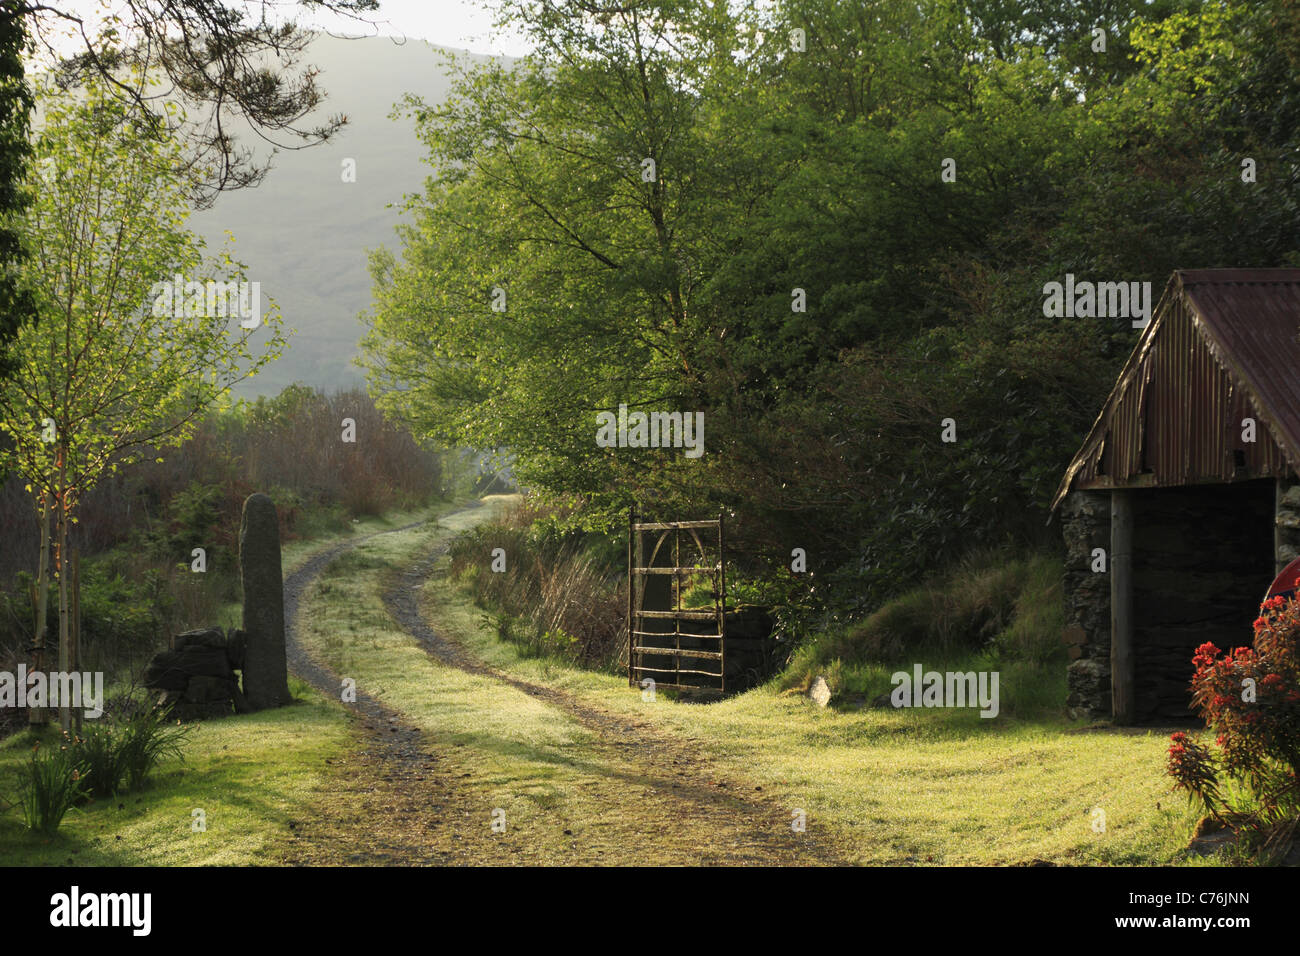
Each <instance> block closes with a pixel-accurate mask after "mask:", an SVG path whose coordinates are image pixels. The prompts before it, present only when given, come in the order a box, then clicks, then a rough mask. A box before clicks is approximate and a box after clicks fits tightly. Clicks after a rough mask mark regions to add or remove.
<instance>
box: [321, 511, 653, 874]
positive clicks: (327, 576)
mask: <svg viewBox="0 0 1300 956" xmlns="http://www.w3.org/2000/svg"><path fill="white" fill-rule="evenodd" d="M489 508H491V504H489ZM484 510H485V511H486V510H488V509H484ZM477 514H478V513H476V512H467V513H465V514H462V515H456V516H453V517H452V518H451V519H449V522H448V523H450V524H451V525H452V526H454V527H461V526H464V525H465V524H466V523H467V522H471V521H473V520H475V517H476V515H477ZM440 537H441V538H445V537H446V531H445V530H443V531H437V532H430V531H427V530H424V529H420V530H418V531H410V532H406V533H402V534H394V535H385V536H383V537H380V538H375V539H373V540H371V541H369V542H366V543H364V544H362V545H361V546H359V547H358V549H357V550H356V551H354V552H351V553H349V554H348V555H345V556H342V557H341V558H340V559H338V560H336V561H335V562H333V563H332V565H331V566H330V568H328V569H327V571H326V572H325V573H324V574H323V575H322V577H321V579H320V581H319V582H318V584H317V586H316V587H315V588H313V589H312V592H311V593H310V595H309V600H308V602H307V609H306V611H307V613H306V616H305V618H304V628H303V631H302V633H303V639H304V641H305V642H306V645H307V646H308V647H309V648H310V649H311V650H312V653H313V654H314V655H315V656H317V657H318V658H319V659H320V660H321V661H322V662H323V663H325V664H327V665H328V666H329V667H330V668H331V669H332V670H334V671H335V672H336V673H337V674H339V675H340V676H341V677H351V678H352V679H354V680H355V681H356V686H357V690H358V692H360V693H366V694H370V695H372V696H374V697H376V698H377V699H379V700H382V701H383V702H384V703H385V704H386V705H387V706H389V707H391V708H393V709H395V710H398V711H399V712H400V713H401V714H402V715H403V718H404V719H406V720H408V721H410V722H411V723H412V724H413V725H415V726H417V727H419V728H420V729H421V730H422V731H424V732H425V733H426V734H428V735H429V737H430V738H431V739H432V740H433V741H434V743H435V746H439V747H440V748H445V749H443V750H442V753H444V754H451V755H454V754H456V753H458V752H460V751H461V750H462V749H463V751H464V753H465V763H464V765H465V767H466V768H472V777H466V778H464V779H463V780H462V782H461V783H460V786H461V787H463V788H464V789H467V790H470V791H471V792H472V793H473V794H474V797H473V798H472V800H471V803H473V801H474V800H476V801H477V805H478V806H479V808H480V817H479V822H480V823H481V824H482V826H483V827H484V829H486V828H487V827H488V825H489V822H490V820H491V814H492V811H493V810H494V809H496V808H501V809H503V810H504V811H505V812H506V819H507V820H509V825H510V828H511V830H512V831H514V830H519V831H524V832H529V833H532V834H538V835H539V836H537V837H536V839H535V840H533V844H534V845H533V847H532V848H531V849H532V852H533V856H534V859H538V858H539V854H540V860H541V861H542V862H545V861H546V860H547V858H548V857H547V853H548V851H549V852H551V853H553V854H554V858H555V859H556V860H557V861H558V860H562V859H564V858H565V852H566V851H565V849H564V846H563V845H562V844H565V843H567V842H569V841H566V840H564V836H565V835H564V834H563V831H562V829H561V827H560V825H559V824H558V823H557V821H559V820H564V821H585V823H586V824H587V826H583V825H582V823H577V824H574V825H570V824H568V823H566V824H565V826H564V828H567V829H570V830H576V833H577V836H576V837H575V838H576V839H581V840H582V841H583V843H584V846H585V847H587V848H588V850H589V851H590V852H592V853H593V854H595V855H606V854H608V856H609V859H610V860H611V861H612V860H613V859H617V858H618V857H619V856H620V855H626V854H630V853H633V852H636V853H640V852H641V851H642V848H628V847H622V848H620V847H619V846H618V845H617V842H616V841H615V840H614V839H613V838H612V836H611V837H609V838H606V836H605V828H604V827H602V825H601V824H602V819H603V818H604V817H605V816H606V815H607V814H609V813H610V812H611V811H613V812H620V811H621V810H622V809H623V808H621V807H608V806H602V805H600V803H599V802H598V800H597V799H596V798H595V795H593V794H589V793H588V792H587V791H586V790H585V788H584V784H586V783H589V782H590V775H589V774H590V772H591V771H592V770H593V765H594V764H595V763H597V762H598V761H597V758H594V757H593V756H592V755H591V754H590V753H589V745H590V744H591V743H592V734H591V733H590V732H589V731H588V730H586V729H585V728H583V727H582V726H581V725H580V724H578V723H577V722H576V721H575V720H573V719H572V718H570V717H569V716H567V715H565V714H563V713H561V712H558V711H556V710H555V709H554V708H552V707H549V706H547V705H546V704H544V703H542V702H540V701H538V700H535V699H534V698H533V697H531V696H530V695H528V694H526V693H524V692H522V691H520V690H517V689H516V688H513V687H510V686H508V685H506V684H503V683H501V682H500V681H497V680H495V679H492V678H490V677H485V676H478V675H474V674H470V673H467V672H465V671H463V670H460V669H459V668H455V667H449V666H446V665H443V664H441V663H439V662H438V661H436V660H434V659H433V658H431V657H430V656H429V655H428V654H427V653H426V652H425V651H424V649H423V648H421V647H420V646H419V645H418V644H417V643H416V641H415V640H414V639H413V638H412V637H410V636H409V635H407V634H406V633H405V632H403V631H402V630H401V629H400V628H398V627H397V626H396V625H395V624H394V622H393V621H392V619H391V618H390V617H389V615H388V613H387V611H386V610H385V608H384V605H383V602H382V598H381V595H382V593H383V590H384V588H385V587H386V586H387V585H389V584H391V582H392V580H393V574H394V572H395V571H398V570H401V569H403V568H405V567H407V566H408V565H409V564H410V563H412V562H413V561H414V560H417V559H418V558H419V557H421V556H422V555H423V554H425V553H427V552H428V551H429V550H430V549H431V548H432V547H433V544H434V542H435V541H436V540H438V539H439V538H440ZM453 759H454V756H453ZM465 772H466V773H470V772H471V770H470V769H466V771H465ZM541 834H546V835H549V838H550V840H551V842H552V845H550V846H549V847H548V846H547V845H546V840H547V837H546V836H541ZM570 835H571V836H572V834H570ZM628 859H629V861H630V860H631V859H632V858H631V857H628Z"/></svg>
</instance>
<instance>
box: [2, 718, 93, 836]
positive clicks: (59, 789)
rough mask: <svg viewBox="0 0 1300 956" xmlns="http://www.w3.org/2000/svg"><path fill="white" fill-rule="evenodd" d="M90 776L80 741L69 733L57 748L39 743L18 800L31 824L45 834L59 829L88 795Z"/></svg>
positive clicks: (27, 769) (29, 762)
mask: <svg viewBox="0 0 1300 956" xmlns="http://www.w3.org/2000/svg"><path fill="white" fill-rule="evenodd" d="M87 776H88V771H87V768H86V765H85V761H84V760H83V758H82V755H81V752H80V747H79V746H78V742H77V741H76V740H75V739H74V738H71V737H69V736H68V735H67V733H66V732H65V733H64V734H63V742H62V743H60V744H59V745H58V746H57V747H42V746H40V744H37V745H36V747H35V748H33V750H32V756H31V760H29V761H28V763H27V768H26V773H25V776H24V780H23V782H22V786H23V789H22V793H21V794H20V795H19V801H18V802H19V804H20V805H21V806H22V808H23V819H24V821H25V822H26V823H27V827H28V828H29V829H31V830H35V831H37V832H38V833H45V834H51V833H53V832H54V831H55V830H57V829H58V828H59V824H60V823H62V822H63V817H64V815H65V814H67V812H68V810H70V809H71V808H72V806H73V805H74V804H76V803H79V802H80V801H82V800H84V799H85V798H86V796H87V795H88V793H89V791H88V789H87V783H86V779H87Z"/></svg>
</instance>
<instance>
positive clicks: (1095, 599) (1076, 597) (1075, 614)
mask: <svg viewBox="0 0 1300 956" xmlns="http://www.w3.org/2000/svg"><path fill="white" fill-rule="evenodd" d="M1060 514H1061V528H1062V533H1063V535H1064V537H1065V577H1064V580H1063V588H1062V590H1063V596H1064V601H1065V630H1064V632H1063V634H1062V639H1063V640H1064V641H1065V645H1066V648H1067V651H1068V653H1069V656H1070V665H1069V670H1068V672H1067V673H1068V682H1069V697H1068V698H1067V699H1066V707H1067V709H1068V711H1069V713H1070V716H1071V717H1083V718H1089V719H1094V720H1095V719H1100V718H1105V717H1109V716H1110V576H1109V575H1108V574H1106V573H1098V572H1096V571H1094V570H1093V567H1094V563H1095V560H1096V559H1095V557H1094V552H1095V551H1096V549H1098V548H1102V549H1104V550H1105V551H1106V553H1107V561H1109V552H1110V495H1109V494H1107V493H1105V492H1089V491H1073V492H1071V493H1070V494H1069V495H1068V496H1067V497H1066V499H1065V500H1064V501H1063V502H1061V510H1060ZM1107 567H1109V563H1108V564H1107Z"/></svg>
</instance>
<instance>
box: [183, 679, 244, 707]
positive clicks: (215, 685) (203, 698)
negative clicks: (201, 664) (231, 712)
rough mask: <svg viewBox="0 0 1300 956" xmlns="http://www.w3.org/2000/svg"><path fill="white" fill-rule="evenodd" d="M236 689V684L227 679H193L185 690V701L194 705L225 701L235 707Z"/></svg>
mask: <svg viewBox="0 0 1300 956" xmlns="http://www.w3.org/2000/svg"><path fill="white" fill-rule="evenodd" d="M234 688H235V682H234V681H233V680H230V679H227V678H223V677H202V676H200V677H191V678H190V683H189V686H188V687H186V688H185V699H186V700H188V701H193V702H194V703H210V702H213V701H222V700H224V701H226V702H227V703H230V705H231V707H233V706H234V703H233V702H234Z"/></svg>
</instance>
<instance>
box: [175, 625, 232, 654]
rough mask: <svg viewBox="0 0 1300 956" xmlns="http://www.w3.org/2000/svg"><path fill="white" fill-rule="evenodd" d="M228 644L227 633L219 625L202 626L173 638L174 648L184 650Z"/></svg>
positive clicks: (222, 646)
mask: <svg viewBox="0 0 1300 956" xmlns="http://www.w3.org/2000/svg"><path fill="white" fill-rule="evenodd" d="M225 646H226V635H225V634H224V633H222V630H221V628H219V627H201V628H197V629H196V630H193V631H185V632H184V633H181V634H177V635H176V636H175V637H173V638H172V650H174V651H182V650H184V649H185V648H187V647H221V648H224V647H225Z"/></svg>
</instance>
